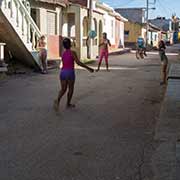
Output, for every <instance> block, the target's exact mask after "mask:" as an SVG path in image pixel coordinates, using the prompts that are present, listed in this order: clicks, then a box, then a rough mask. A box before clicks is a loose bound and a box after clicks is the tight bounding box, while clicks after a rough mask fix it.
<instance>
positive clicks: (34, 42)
mask: <svg viewBox="0 0 180 180" xmlns="http://www.w3.org/2000/svg"><path fill="white" fill-rule="evenodd" d="M35 36H36V32H35V30H34V29H33V33H32V49H33V50H34V49H35V46H36V37H35Z"/></svg>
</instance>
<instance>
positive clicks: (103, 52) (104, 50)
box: [96, 33, 111, 71]
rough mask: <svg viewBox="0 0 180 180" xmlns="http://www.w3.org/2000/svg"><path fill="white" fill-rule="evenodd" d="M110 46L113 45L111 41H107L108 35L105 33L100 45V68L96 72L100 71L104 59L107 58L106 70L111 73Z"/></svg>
mask: <svg viewBox="0 0 180 180" xmlns="http://www.w3.org/2000/svg"><path fill="white" fill-rule="evenodd" d="M108 46H111V43H110V41H109V39H107V33H103V38H102V40H101V42H100V44H99V47H100V58H99V64H98V68H97V70H96V71H99V70H100V67H101V63H102V60H103V58H105V62H106V70H107V71H109V64H108V54H109V51H108Z"/></svg>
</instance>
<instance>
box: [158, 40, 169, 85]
mask: <svg viewBox="0 0 180 180" xmlns="http://www.w3.org/2000/svg"><path fill="white" fill-rule="evenodd" d="M165 50H166V45H165V43H164V41H163V40H161V41H160V42H159V55H160V58H161V75H162V81H161V82H160V85H163V84H166V81H167V66H168V58H167V56H166V52H165Z"/></svg>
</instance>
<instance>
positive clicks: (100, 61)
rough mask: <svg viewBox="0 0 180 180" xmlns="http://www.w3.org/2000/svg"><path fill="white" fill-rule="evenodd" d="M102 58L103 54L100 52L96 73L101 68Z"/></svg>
mask: <svg viewBox="0 0 180 180" xmlns="http://www.w3.org/2000/svg"><path fill="white" fill-rule="evenodd" d="M103 56H104V53H103V52H100V58H99V63H98V68H97V70H96V71H97V72H98V71H99V70H100V67H101V63H102V60H103Z"/></svg>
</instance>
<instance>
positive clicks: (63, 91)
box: [54, 80, 68, 111]
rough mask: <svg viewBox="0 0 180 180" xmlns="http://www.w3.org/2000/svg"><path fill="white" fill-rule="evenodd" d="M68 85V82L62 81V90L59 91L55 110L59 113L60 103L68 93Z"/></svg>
mask: <svg viewBox="0 0 180 180" xmlns="http://www.w3.org/2000/svg"><path fill="white" fill-rule="evenodd" d="M67 85H68V81H66V80H61V90H60V91H59V94H58V97H57V99H56V100H55V101H54V109H55V111H58V108H59V103H60V101H61V98H62V97H63V95H64V94H65V93H66V90H67Z"/></svg>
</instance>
